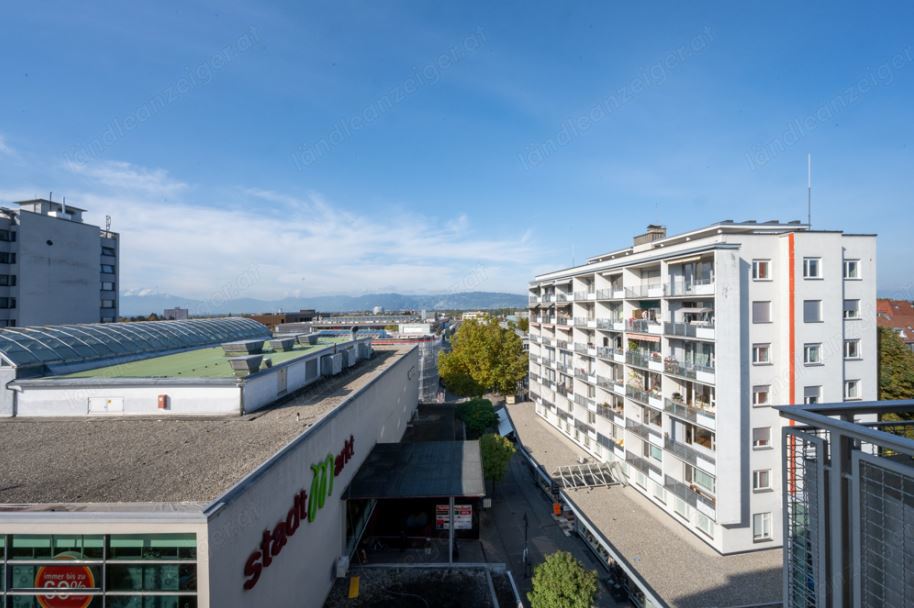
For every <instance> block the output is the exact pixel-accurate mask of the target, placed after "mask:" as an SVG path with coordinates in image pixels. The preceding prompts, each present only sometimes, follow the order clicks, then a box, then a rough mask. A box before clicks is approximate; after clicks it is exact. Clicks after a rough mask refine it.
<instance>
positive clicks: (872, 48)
mask: <svg viewBox="0 0 914 608" xmlns="http://www.w3.org/2000/svg"><path fill="white" fill-rule="evenodd" d="M644 4H645V5H644V6H633V3H625V4H624V5H623V4H622V3H604V2H600V3H597V2H593V3H545V2H543V3H537V2H505V3H489V2H464V3H453V4H452V5H449V6H444V5H441V3H434V4H433V3H420V2H360V3H359V2H345V1H339V2H332V3H330V2H320V3H317V2H308V3H292V2H289V3H271V4H270V5H269V6H268V5H267V4H266V3H258V4H255V3H253V2H225V1H220V2H181V3H173V4H170V5H168V4H167V3H148V4H147V5H145V6H139V5H138V3H131V4H129V5H124V4H123V3H114V2H110V3H109V2H93V3H80V4H74V3H69V2H31V3H12V4H8V5H7V6H5V7H4V9H3V12H2V15H3V23H4V25H5V26H6V27H4V36H3V38H2V39H0V51H2V52H0V91H3V94H2V95H0V203H3V204H7V203H9V202H10V201H12V200H16V199H18V198H20V197H26V196H27V197H31V196H33V195H36V194H38V195H46V194H47V192H49V191H53V192H55V197H57V196H60V195H66V196H67V198H68V201H70V202H71V203H72V204H76V205H78V206H82V207H86V208H88V209H89V210H90V216H89V217H90V219H92V220H94V221H98V222H103V221H104V216H105V215H110V216H111V217H112V227H113V228H114V229H115V230H119V231H120V232H121V233H122V239H123V241H122V259H123V262H122V277H121V285H122V288H123V289H124V290H130V291H140V290H154V291H159V292H166V293H175V294H180V295H185V296H194V297H207V296H211V295H212V294H215V293H220V294H225V293H231V294H232V295H237V296H253V297H258V296H260V297H279V296H285V295H296V294H301V295H313V294H327V293H351V294H358V293H366V292H373V291H380V290H396V291H400V292H446V291H465V290H471V289H485V290H498V291H513V292H523V291H524V289H525V285H526V282H527V281H528V280H529V279H530V278H531V277H532V275H533V274H535V273H536V272H539V271H542V270H547V269H551V268H555V267H560V266H565V265H568V264H570V263H571V262H572V260H573V259H574V260H577V261H581V260H582V259H583V258H585V257H586V256H588V255H592V254H595V253H598V252H601V251H605V250H607V249H610V248H614V247H616V246H621V245H624V244H626V243H627V242H628V241H629V238H630V237H631V235H632V234H635V233H636V232H638V231H640V230H641V229H642V228H643V227H644V225H645V224H647V223H650V222H660V223H663V224H666V225H667V226H668V227H669V229H670V231H671V232H679V231H683V230H687V229H690V228H694V227H697V226H700V225H704V224H707V223H711V222H714V221H717V220H722V219H728V218H730V219H735V220H741V219H750V218H752V219H758V220H768V219H774V218H779V219H783V220H789V219H799V218H803V217H804V216H805V201H806V154H807V153H810V152H811V153H812V154H813V164H814V168H813V173H814V195H813V198H814V213H813V223H814V225H815V226H816V227H819V228H829V229H845V230H849V231H855V232H876V233H878V234H879V235H880V240H879V287H880V290H881V291H882V292H884V293H885V292H895V293H899V294H901V295H907V296H909V297H910V296H911V294H912V292H914V275H912V272H911V260H912V259H914V239H911V238H910V234H911V228H910V223H911V217H912V212H911V209H912V195H914V186H912V178H911V176H912V175H914V139H912V132H914V120H912V113H914V103H912V99H914V97H912V92H914V36H912V34H914V6H912V5H911V4H910V3H902V2H898V3H880V4H879V5H869V6H863V5H859V6H855V5H842V4H838V3H816V4H815V5H813V4H810V3H804V5H803V6H796V5H795V4H794V3H776V2H751V3H739V6H738V7H737V6H735V4H736V3H723V2H720V3H705V4H701V5H699V6H695V5H694V3H689V5H688V6H686V5H685V3H661V2H652V3H649V4H648V3H644Z"/></svg>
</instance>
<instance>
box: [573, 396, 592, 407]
mask: <svg viewBox="0 0 914 608" xmlns="http://www.w3.org/2000/svg"><path fill="white" fill-rule="evenodd" d="M574 402H575V403H576V404H577V405H580V406H582V407H587V408H591V409H593V408H595V407H596V405H595V404H594V401H593V399H588V398H587V397H585V396H584V395H578V394H575V396H574Z"/></svg>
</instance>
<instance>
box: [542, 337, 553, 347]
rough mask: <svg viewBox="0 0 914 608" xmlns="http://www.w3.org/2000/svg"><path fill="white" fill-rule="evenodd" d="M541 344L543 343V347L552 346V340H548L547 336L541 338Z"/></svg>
mask: <svg viewBox="0 0 914 608" xmlns="http://www.w3.org/2000/svg"><path fill="white" fill-rule="evenodd" d="M540 342H542V343H543V346H552V338H547V337H546V336H540Z"/></svg>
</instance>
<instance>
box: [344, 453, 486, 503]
mask: <svg viewBox="0 0 914 608" xmlns="http://www.w3.org/2000/svg"><path fill="white" fill-rule="evenodd" d="M485 493H486V492H485V485H484V484H483V479H482V457H481V455H480V452H479V442H478V441H423V442H415V443H379V444H377V445H375V446H374V449H372V450H371V453H370V454H369V455H368V458H366V459H365V463H364V464H362V467H361V468H360V469H359V472H358V473H356V475H355V478H354V479H353V480H352V483H350V484H349V488H348V489H347V490H346V492H345V493H344V494H343V498H346V499H368V498H444V497H449V496H454V497H460V496H464V497H473V496H475V497H479V496H485Z"/></svg>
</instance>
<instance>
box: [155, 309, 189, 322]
mask: <svg viewBox="0 0 914 608" xmlns="http://www.w3.org/2000/svg"><path fill="white" fill-rule="evenodd" d="M162 317H163V318H164V319H165V320H166V321H185V320H187V319H189V318H190V311H189V310H188V309H186V308H180V307H176V308H166V309H165V312H164V313H163V315H162Z"/></svg>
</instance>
